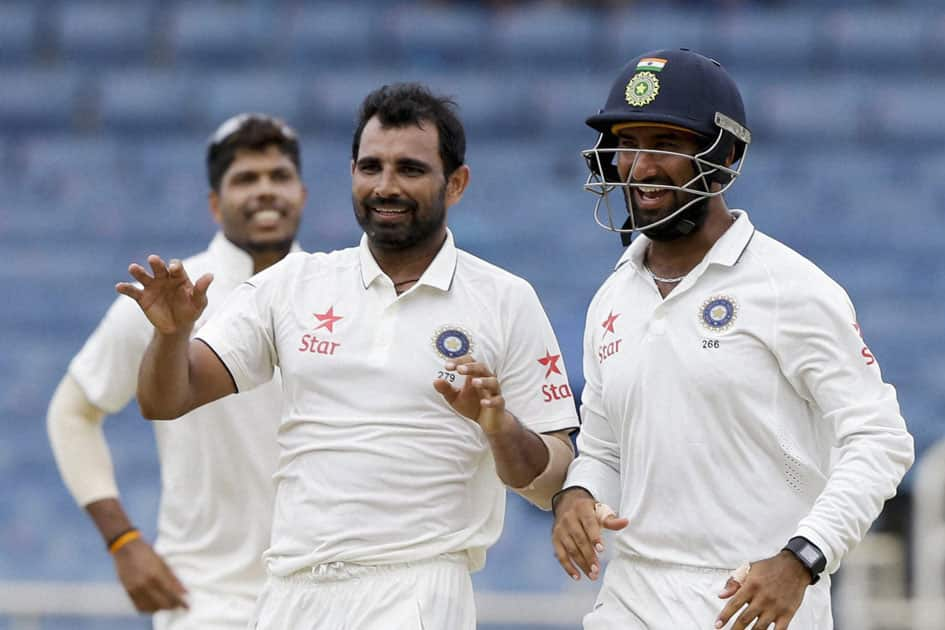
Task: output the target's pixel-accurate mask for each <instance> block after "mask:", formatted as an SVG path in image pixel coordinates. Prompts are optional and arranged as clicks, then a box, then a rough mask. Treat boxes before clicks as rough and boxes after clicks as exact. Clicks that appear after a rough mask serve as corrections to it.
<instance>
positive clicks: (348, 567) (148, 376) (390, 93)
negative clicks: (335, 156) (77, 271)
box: [118, 84, 577, 630]
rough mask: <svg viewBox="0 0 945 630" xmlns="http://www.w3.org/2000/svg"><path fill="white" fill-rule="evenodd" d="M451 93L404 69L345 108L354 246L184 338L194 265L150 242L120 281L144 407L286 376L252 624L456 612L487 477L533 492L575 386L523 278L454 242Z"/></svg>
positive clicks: (385, 623)
mask: <svg viewBox="0 0 945 630" xmlns="http://www.w3.org/2000/svg"><path fill="white" fill-rule="evenodd" d="M465 146H466V141H465V133H464V130H463V127H462V124H461V123H460V121H459V119H458V117H457V115H456V113H455V104H454V103H452V102H451V101H450V100H448V99H445V98H441V97H438V96H435V95H433V94H431V93H430V92H429V91H428V90H427V89H426V88H424V87H423V86H420V85H418V84H399V85H395V86H385V87H383V88H380V89H379V90H376V91H374V92H372V93H371V94H370V95H368V96H367V98H366V99H365V101H364V102H363V104H362V107H361V111H360V119H359V124H358V126H357V129H356V131H355V134H354V139H353V146H352V163H351V174H352V203H353V206H354V213H355V216H356V218H357V220H358V223H359V224H360V225H361V227H362V228H363V230H364V235H363V237H362V239H361V243H360V245H359V246H358V247H353V248H350V249H345V250H342V251H337V252H333V253H331V254H293V255H291V256H289V257H287V258H286V260H284V261H283V262H281V263H280V264H278V265H276V266H274V267H273V268H271V269H269V270H267V271H266V272H265V273H263V274H260V275H259V276H258V277H256V278H253V279H252V280H251V281H249V282H247V283H244V284H243V285H242V286H241V287H240V288H239V289H237V290H236V291H235V292H234V293H233V294H232V295H231V297H230V299H229V300H228V301H227V304H226V305H225V306H224V308H223V309H222V310H221V311H220V312H218V313H217V315H216V316H215V317H214V319H213V320H212V321H211V322H210V323H208V324H207V325H206V326H205V327H204V328H203V329H202V330H201V331H200V332H199V336H198V339H196V340H193V341H191V340H190V337H191V329H192V327H193V325H194V322H195V321H197V320H198V318H199V317H200V314H201V312H202V310H203V306H204V304H205V301H206V300H205V297H204V292H205V291H206V290H207V287H208V285H209V286H212V285H210V282H211V278H210V277H209V276H202V277H200V278H198V279H197V280H196V282H194V283H193V284H192V283H191V282H190V280H189V279H188V276H187V274H186V273H185V272H184V270H183V269H182V268H181V266H180V264H179V263H178V262H176V261H171V262H170V264H169V265H165V263H164V262H163V261H162V260H161V259H160V258H159V257H157V256H151V257H149V259H148V262H149V264H150V266H151V272H152V274H153V275H151V274H149V273H147V272H146V271H145V270H144V269H143V268H142V267H140V266H137V265H132V267H131V268H130V271H131V273H132V275H133V276H134V277H135V278H136V279H137V280H139V281H140V282H141V284H142V285H143V288H138V287H137V286H135V285H132V284H121V285H119V286H118V290H119V291H120V292H121V293H124V294H125V295H128V296H131V297H133V298H134V299H136V300H137V301H138V302H139V304H140V305H141V307H142V309H143V310H144V311H145V312H146V313H147V315H148V317H149V318H150V320H151V321H152V322H153V323H154V325H155V328H156V329H157V332H156V334H155V336H154V339H153V341H152V342H151V346H150V347H149V349H148V352H147V355H146V359H145V361H144V363H143V364H142V369H141V379H140V383H139V390H138V394H139V396H138V401H139V403H140V404H141V406H142V410H143V411H144V412H145V415H147V416H149V417H155V418H174V417H176V416H179V415H181V414H183V413H184V412H186V411H189V410H190V409H193V408H195V407H198V406H200V405H202V404H205V403H207V402H209V401H212V400H215V399H218V398H221V397H224V396H227V395H229V394H232V393H235V392H237V391H246V390H249V389H252V388H253V387H256V386H258V385H260V384H261V383H264V382H266V381H268V380H269V378H270V377H271V375H272V371H273V369H274V368H275V367H276V366H279V367H280V368H281V370H282V376H283V382H284V387H285V391H286V394H287V400H286V406H285V412H286V416H285V418H284V420H283V423H282V428H281V430H280V444H281V449H282V450H281V452H282V457H281V460H280V467H279V471H278V473H277V475H276V478H277V481H278V487H277V496H276V509H275V521H274V524H273V539H272V547H271V548H270V549H269V550H268V551H267V552H266V558H267V561H268V568H269V572H270V578H269V580H268V582H267V585H266V587H265V589H264V590H263V593H262V596H261V597H260V601H259V604H258V608H257V614H256V625H254V626H253V627H257V628H269V629H280V630H281V629H284V628H293V629H294V630H301V629H318V630H337V629H339V628H352V629H354V628H357V629H358V630H389V629H391V628H430V629H444V630H445V629H449V630H472V629H473V628H475V604H474V601H473V596H472V585H471V581H470V576H469V573H470V571H471V570H476V569H478V568H480V567H482V565H483V564H484V562H485V552H486V549H487V548H488V547H489V546H490V545H492V544H493V543H494V542H495V541H496V539H497V538H498V537H499V534H500V533H501V528H502V521H503V516H504V512H505V488H504V487H503V483H504V484H505V485H506V486H508V487H511V488H513V489H515V490H516V491H517V492H520V493H521V494H522V495H523V496H524V497H526V498H527V499H529V500H531V501H532V502H534V503H536V504H538V505H540V506H543V507H545V508H546V509H547V508H548V507H549V506H550V500H551V496H552V494H553V493H554V492H555V491H556V490H557V489H558V488H560V486H561V483H562V481H563V480H564V474H565V472H566V470H567V466H568V464H569V463H570V462H571V459H572V456H573V455H572V451H571V445H570V441H569V438H568V434H569V433H570V432H571V431H572V430H573V429H574V428H575V427H576V425H577V417H576V413H575V408H574V399H573V397H572V396H571V391H570V389H569V388H568V385H567V382H568V381H567V374H566V372H565V369H564V362H563V361H562V360H561V354H560V351H559V350H558V342H557V339H556V338H555V335H554V332H553V331H552V329H551V325H550V323H549V321H548V318H547V316H546V315H545V312H544V310H543V309H542V307H541V304H540V302H539V301H538V297H537V295H536V294H535V292H534V290H533V289H532V287H531V286H530V285H529V284H528V283H527V282H526V281H525V280H523V279H521V278H518V277H516V276H514V275H512V274H510V273H508V272H506V271H504V270H502V269H499V268H497V267H495V266H493V265H490V264H489V263H486V262H484V261H482V260H480V259H478V258H476V257H474V256H472V255H471V254H469V253H467V252H464V251H462V250H459V249H457V248H456V246H455V244H454V241H453V235H452V233H451V232H450V230H449V229H448V228H447V221H446V219H447V211H448V209H449V208H450V207H451V206H453V205H454V204H455V203H457V202H458V201H459V200H460V198H461V197H462V195H463V192H464V190H465V189H466V185H467V183H468V182H469V167H468V166H466V165H465V164H464V158H465Z"/></svg>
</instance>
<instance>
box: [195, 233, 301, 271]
mask: <svg viewBox="0 0 945 630" xmlns="http://www.w3.org/2000/svg"><path fill="white" fill-rule="evenodd" d="M207 249H208V251H209V252H210V254H211V255H212V256H213V258H214V260H217V261H219V263H220V264H219V266H218V267H217V269H218V270H219V271H218V272H217V273H220V272H223V273H226V274H227V275H228V276H232V277H233V278H235V279H236V280H238V281H239V282H242V281H243V280H248V279H249V278H250V277H251V276H252V275H253V257H252V256H250V255H249V254H248V253H247V252H246V251H244V250H242V249H240V248H239V247H237V246H236V245H235V244H234V243H233V241H231V240H230V239H228V238H227V237H226V236H224V235H223V232H217V233H216V235H214V237H213V240H212V241H210V247H208V248H207ZM300 251H302V247H301V246H300V245H299V244H298V242H297V241H292V248H291V249H290V252H300Z"/></svg>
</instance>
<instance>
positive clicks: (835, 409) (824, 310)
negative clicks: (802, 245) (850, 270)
mask: <svg viewBox="0 0 945 630" xmlns="http://www.w3.org/2000/svg"><path fill="white" fill-rule="evenodd" d="M824 283H825V285H826V284H827V281H826V279H825V280H824ZM777 316H778V318H779V323H780V325H779V326H778V327H777V330H778V331H779V333H778V338H777V339H776V340H775V351H776V354H777V356H778V360H779V362H780V363H781V367H782V370H783V372H784V374H785V376H786V377H787V379H788V380H789V381H790V382H791V385H792V386H793V387H794V389H795V390H796V391H797V392H798V394H799V395H800V396H801V397H803V398H804V399H805V400H807V401H808V403H809V404H811V405H814V406H815V407H816V408H818V409H819V411H820V415H821V417H822V418H823V419H824V421H825V422H828V423H830V429H831V431H832V434H833V435H834V447H835V449H836V457H835V458H834V463H833V465H832V467H831V470H830V472H829V475H828V478H827V482H826V485H825V486H824V488H823V490H822V491H821V493H820V495H819V496H818V497H817V499H816V500H815V502H814V505H813V507H812V508H811V510H810V512H809V513H808V514H807V515H806V516H805V517H804V518H803V519H801V521H800V523H799V524H798V526H797V529H796V534H795V535H798V536H804V537H805V538H807V539H809V540H810V541H811V542H813V543H814V544H816V545H817V546H818V547H820V549H821V550H822V551H823V552H824V555H825V556H826V557H827V571H828V572H832V571H835V570H836V569H837V567H838V566H839V564H840V561H841V560H842V559H843V557H844V555H845V554H846V553H847V552H849V551H850V550H851V549H852V548H853V547H855V546H856V544H857V543H858V542H859V541H860V540H861V539H862V538H863V536H864V535H865V533H866V531H867V530H868V529H869V527H870V525H871V524H872V523H873V521H874V520H875V519H876V517H877V516H878V515H879V513H880V511H881V510H882V507H883V503H884V502H885V501H886V500H887V499H889V498H891V497H893V496H894V495H895V493H896V487H897V486H898V484H899V482H900V481H901V480H902V477H903V475H905V473H906V471H907V470H908V469H909V467H910V466H911V465H912V462H913V459H914V450H913V440H912V436H911V435H909V433H908V432H907V431H906V425H905V421H904V420H903V418H902V415H901V414H900V410H899V403H898V402H897V399H896V391H895V389H894V388H893V387H892V386H891V385H889V384H887V383H884V382H883V380H882V376H881V374H880V370H879V366H878V364H877V363H876V360H875V358H874V357H873V355H872V353H871V352H870V351H869V349H868V348H867V346H866V345H865V343H864V342H863V340H862V338H861V336H860V334H859V326H858V325H857V323H856V314H855V312H854V309H853V305H852V304H851V303H850V300H849V298H848V297H847V295H846V293H845V292H844V291H843V290H842V289H841V288H840V287H839V286H837V285H835V284H833V283H832V282H830V283H829V286H823V287H819V290H817V291H815V292H813V296H812V292H811V291H809V290H807V291H789V292H785V294H784V296H782V299H781V302H780V305H779V309H778V314H777Z"/></svg>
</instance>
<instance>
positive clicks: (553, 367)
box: [538, 349, 561, 380]
mask: <svg viewBox="0 0 945 630" xmlns="http://www.w3.org/2000/svg"><path fill="white" fill-rule="evenodd" d="M559 360H561V355H560V354H551V352H549V351H548V350H547V349H546V350H545V356H543V357H542V358H540V359H538V362H539V363H541V364H542V365H543V366H544V367H546V368H548V371H547V372H545V379H546V380H547V378H548V377H549V376H551V375H552V374H561V370H559V369H558V361H559Z"/></svg>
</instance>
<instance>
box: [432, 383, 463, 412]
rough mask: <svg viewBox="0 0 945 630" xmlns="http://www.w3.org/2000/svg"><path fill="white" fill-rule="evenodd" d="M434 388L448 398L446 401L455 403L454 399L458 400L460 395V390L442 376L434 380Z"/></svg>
mask: <svg viewBox="0 0 945 630" xmlns="http://www.w3.org/2000/svg"><path fill="white" fill-rule="evenodd" d="M433 389H435V390H436V391H438V392H439V393H440V395H441V396H443V398H445V399H446V402H448V403H450V404H451V405H452V404H453V401H454V400H456V397H457V396H458V395H459V392H458V391H456V389H454V388H453V386H452V385H450V384H449V383H447V382H446V381H444V380H443V379H442V378H438V379H436V380H434V381H433Z"/></svg>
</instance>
